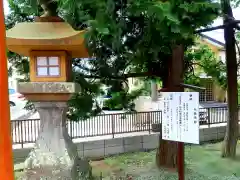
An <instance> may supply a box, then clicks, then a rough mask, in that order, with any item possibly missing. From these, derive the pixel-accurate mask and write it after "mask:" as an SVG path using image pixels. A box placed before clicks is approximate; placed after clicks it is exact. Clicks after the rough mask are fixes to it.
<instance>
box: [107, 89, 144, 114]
mask: <svg viewBox="0 0 240 180" xmlns="http://www.w3.org/2000/svg"><path fill="white" fill-rule="evenodd" d="M141 94H142V89H139V90H134V91H132V92H130V93H129V92H127V91H124V90H122V91H120V92H114V93H112V94H111V98H110V99H107V100H106V101H105V102H104V103H105V106H106V107H108V108H110V109H125V110H129V111H134V109H135V104H134V102H133V101H134V100H135V99H136V98H137V97H138V96H140V95H141Z"/></svg>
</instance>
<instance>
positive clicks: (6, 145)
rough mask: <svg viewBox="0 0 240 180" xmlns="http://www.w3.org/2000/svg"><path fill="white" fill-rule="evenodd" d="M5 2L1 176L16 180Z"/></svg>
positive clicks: (0, 63) (0, 23)
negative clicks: (9, 96)
mask: <svg viewBox="0 0 240 180" xmlns="http://www.w3.org/2000/svg"><path fill="white" fill-rule="evenodd" d="M5 31H6V30H5V23H4V9H3V0H1V2H0V95H1V100H0V176H1V178H0V179H2V180H14V172H13V156H12V138H11V126H10V112H9V107H10V106H9V99H8V68H7V58H6V34H5Z"/></svg>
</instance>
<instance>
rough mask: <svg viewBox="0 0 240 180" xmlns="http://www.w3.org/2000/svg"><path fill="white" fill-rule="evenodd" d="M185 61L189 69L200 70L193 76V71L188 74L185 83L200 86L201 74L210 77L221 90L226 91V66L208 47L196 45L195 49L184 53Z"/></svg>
mask: <svg viewBox="0 0 240 180" xmlns="http://www.w3.org/2000/svg"><path fill="white" fill-rule="evenodd" d="M185 59H186V62H189V63H190V64H191V66H190V67H195V70H196V69H198V70H200V71H199V72H198V74H194V71H193V72H192V73H190V74H188V75H187V76H186V78H185V83H189V84H194V85H197V86H201V83H200V77H199V73H201V72H203V73H205V74H206V75H207V76H211V77H212V78H213V80H215V82H216V83H218V84H219V85H220V86H221V87H222V88H223V89H225V90H226V89H227V84H226V83H227V77H226V64H225V63H223V62H222V61H220V59H218V58H217V57H216V55H215V54H214V52H213V51H212V50H211V49H210V47H209V46H207V45H205V44H200V43H198V44H197V45H196V46H195V48H192V49H189V50H188V51H187V52H186V53H185Z"/></svg>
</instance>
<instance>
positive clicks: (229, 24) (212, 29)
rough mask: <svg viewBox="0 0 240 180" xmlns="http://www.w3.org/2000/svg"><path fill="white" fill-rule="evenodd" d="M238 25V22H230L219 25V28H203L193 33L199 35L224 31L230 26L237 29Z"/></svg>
mask: <svg viewBox="0 0 240 180" xmlns="http://www.w3.org/2000/svg"><path fill="white" fill-rule="evenodd" d="M238 23H240V20H232V21H231V22H229V23H226V24H224V25H219V26H215V27H209V28H205V29H199V30H196V31H195V32H194V33H195V34H199V33H203V32H209V31H214V30H217V29H224V28H225V27H227V26H231V25H235V27H237V24H238Z"/></svg>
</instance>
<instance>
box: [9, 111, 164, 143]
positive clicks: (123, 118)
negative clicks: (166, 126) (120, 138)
mask: <svg viewBox="0 0 240 180" xmlns="http://www.w3.org/2000/svg"><path fill="white" fill-rule="evenodd" d="M161 118H162V112H161V111H151V112H137V113H117V114H103V115H98V116H95V117H91V118H89V119H87V120H82V121H78V122H73V121H68V122H67V128H68V133H69V135H70V137H71V138H72V139H76V138H83V137H93V136H104V135H111V136H112V137H113V138H114V136H115V135H117V134H123V133H131V132H149V133H151V131H152V124H160V123H161ZM11 129H12V139H13V144H21V145H22V147H23V144H26V143H34V142H35V141H36V139H37V136H38V130H39V129H40V120H39V119H27V120H12V121H11Z"/></svg>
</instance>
